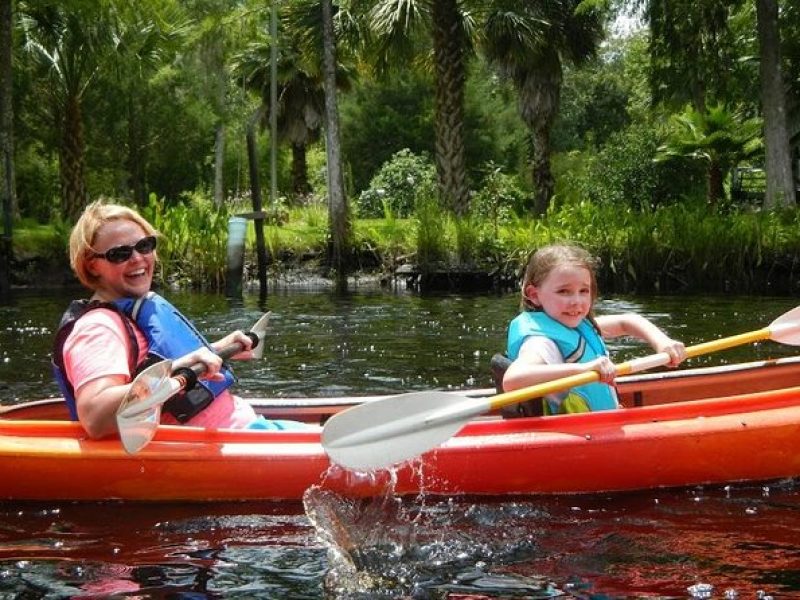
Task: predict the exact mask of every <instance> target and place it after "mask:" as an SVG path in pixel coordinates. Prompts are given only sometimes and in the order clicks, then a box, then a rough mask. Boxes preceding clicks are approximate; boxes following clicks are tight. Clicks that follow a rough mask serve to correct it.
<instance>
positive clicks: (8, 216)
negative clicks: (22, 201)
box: [0, 0, 19, 237]
mask: <svg viewBox="0 0 800 600" xmlns="http://www.w3.org/2000/svg"><path fill="white" fill-rule="evenodd" d="M11 4H12V2H11V0H0V174H2V177H0V186H2V187H0V196H2V198H3V221H4V234H5V235H6V236H8V237H10V236H11V230H10V227H11V222H12V219H13V217H15V216H18V214H19V207H18V206H17V196H16V185H15V181H14V180H15V177H14V106H13V103H12V102H13V98H14V91H13V89H12V81H13V79H12V77H13V68H12V60H13V58H12V55H13V50H12V28H13V11H12V6H11Z"/></svg>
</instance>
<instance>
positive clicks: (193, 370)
mask: <svg viewBox="0 0 800 600" xmlns="http://www.w3.org/2000/svg"><path fill="white" fill-rule="evenodd" d="M269 315H270V313H265V314H264V315H263V316H262V317H261V318H260V319H259V320H258V321H257V322H256V324H255V325H253V327H252V328H251V329H250V331H249V332H248V334H247V335H248V336H249V337H250V339H251V340H253V358H261V356H262V355H263V353H264V345H263V344H259V341H260V340H261V339H262V338H263V337H264V334H266V332H267V324H268V322H269ZM242 349H243V347H242V344H240V343H238V342H237V343H233V344H229V345H227V346H225V347H224V348H222V349H221V350H220V351H219V353H218V354H219V356H220V357H222V359H223V360H225V359H227V358H230V357H231V356H233V355H235V354H238V353H239V352H241V351H242ZM205 370H206V366H205V364H203V363H197V364H194V365H192V366H191V367H184V368H182V369H178V370H177V371H173V370H172V361H171V360H162V361H161V362H157V363H155V364H154V365H151V366H149V367H147V368H146V369H145V370H144V371H142V372H141V373H139V374H138V375H137V376H136V378H135V379H134V380H133V381H132V382H131V387H130V389H129V390H128V393H127V394H125V397H124V398H123V399H122V403H121V404H120V406H119V408H118V409H117V427H118V428H119V435H120V438H121V439H122V445H123V446H124V448H125V450H126V451H127V452H128V454H136V453H137V452H138V451H139V450H141V449H142V448H144V447H145V446H146V445H147V444H149V443H150V440H152V439H153V436H154V435H155V433H156V428H157V427H158V423H159V421H160V420H161V406H162V405H163V404H164V403H165V402H166V401H167V400H169V399H170V398H171V397H172V396H173V395H174V394H176V393H178V392H179V391H181V390H182V389H185V388H186V387H187V385H188V384H190V383H194V382H195V381H197V378H198V377H199V376H200V375H202V374H203V373H204V372H205Z"/></svg>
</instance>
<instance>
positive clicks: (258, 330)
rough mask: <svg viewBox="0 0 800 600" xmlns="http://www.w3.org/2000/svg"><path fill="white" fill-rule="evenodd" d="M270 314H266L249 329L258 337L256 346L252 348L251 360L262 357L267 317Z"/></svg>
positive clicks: (267, 322)
mask: <svg viewBox="0 0 800 600" xmlns="http://www.w3.org/2000/svg"><path fill="white" fill-rule="evenodd" d="M270 314H272V313H269V312H266V313H264V314H263V315H262V316H261V318H260V319H259V320H258V321H257V322H256V324H255V325H253V326H252V327H251V328H250V331H252V332H253V333H255V334H256V335H257V336H258V345H257V346H256V347H255V348H253V358H254V359H259V358H261V357H262V356H264V346H266V345H267V340H266V337H267V327H268V326H269V316H270Z"/></svg>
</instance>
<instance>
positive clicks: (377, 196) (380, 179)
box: [356, 148, 436, 218]
mask: <svg viewBox="0 0 800 600" xmlns="http://www.w3.org/2000/svg"><path fill="white" fill-rule="evenodd" d="M435 177H436V174H435V170H434V167H433V164H432V163H431V161H430V159H429V158H427V157H426V156H418V155H416V154H414V153H413V152H411V150H409V149H408V148H405V149H403V150H400V151H399V152H397V153H396V154H394V155H393V156H392V158H391V159H390V160H389V161H388V162H386V163H385V164H384V165H383V166H382V167H381V168H380V170H379V171H378V173H377V174H376V175H375V177H373V178H372V181H370V184H369V189H367V190H365V191H363V192H361V194H360V195H359V196H358V199H357V200H356V206H357V210H358V214H359V215H360V216H362V217H379V216H381V215H383V214H384V212H385V211H387V210H388V211H390V212H391V213H392V214H394V215H397V216H398V217H401V218H402V217H408V216H409V215H410V214H411V213H412V212H413V210H414V206H415V202H416V200H417V196H418V194H419V193H420V190H423V189H427V188H428V187H430V186H431V185H432V184H433V183H434V181H435Z"/></svg>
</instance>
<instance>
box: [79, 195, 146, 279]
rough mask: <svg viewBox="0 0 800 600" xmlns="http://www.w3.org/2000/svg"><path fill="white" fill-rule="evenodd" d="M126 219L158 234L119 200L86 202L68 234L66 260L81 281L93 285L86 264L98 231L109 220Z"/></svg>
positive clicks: (93, 277) (141, 217) (92, 252)
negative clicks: (67, 258)
mask: <svg viewBox="0 0 800 600" xmlns="http://www.w3.org/2000/svg"><path fill="white" fill-rule="evenodd" d="M122 219H125V220H128V221H132V222H134V223H136V224H137V225H138V226H139V227H141V228H142V229H143V230H144V232H145V233H146V234H147V235H158V232H157V231H156V229H155V227H153V226H152V225H150V223H148V222H147V220H146V219H145V218H144V217H143V216H142V215H140V214H139V213H137V212H136V211H135V210H133V209H131V208H128V207H127V206H122V205H119V204H106V203H105V202H104V201H103V200H96V201H95V202H92V203H91V204H90V205H89V206H87V207H86V208H85V209H84V211H83V214H82V215H81V216H80V218H79V219H78V222H77V223H75V227H73V228H72V233H70V236H69V264H70V266H71V267H72V270H73V271H75V275H76V276H77V277H78V279H79V280H80V282H81V283H82V284H83V285H85V286H86V287H87V288H89V289H90V290H93V289H94V286H95V282H96V277H95V276H94V275H92V274H91V273H90V272H89V268H88V264H89V260H91V258H92V256H93V255H94V253H95V252H96V250H95V249H94V248H93V244H94V239H95V237H96V236H97V231H98V230H99V229H100V228H101V227H102V226H103V225H105V224H106V223H108V222H109V221H116V220H122Z"/></svg>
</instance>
